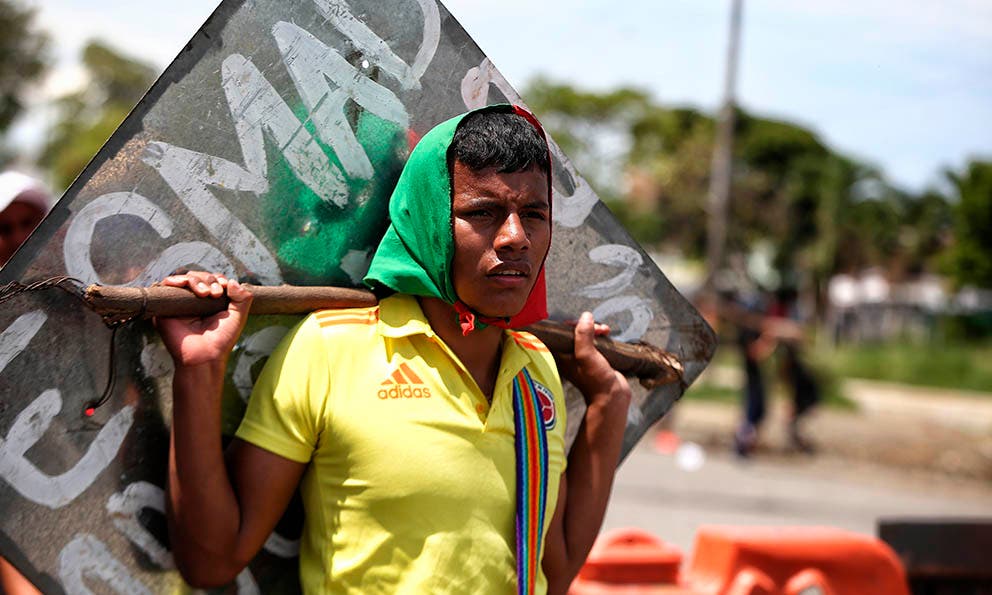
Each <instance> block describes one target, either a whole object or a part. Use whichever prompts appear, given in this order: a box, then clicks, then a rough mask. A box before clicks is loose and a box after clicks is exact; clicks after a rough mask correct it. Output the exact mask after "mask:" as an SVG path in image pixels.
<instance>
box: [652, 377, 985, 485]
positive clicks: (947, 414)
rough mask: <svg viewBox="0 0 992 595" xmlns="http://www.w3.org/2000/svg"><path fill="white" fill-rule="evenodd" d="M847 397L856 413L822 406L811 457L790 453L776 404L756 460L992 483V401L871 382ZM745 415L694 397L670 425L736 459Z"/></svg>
mask: <svg viewBox="0 0 992 595" xmlns="http://www.w3.org/2000/svg"><path fill="white" fill-rule="evenodd" d="M846 392H847V394H849V395H850V396H851V397H852V399H853V400H854V401H855V402H856V403H857V404H858V409H857V411H845V410H839V409H832V408H823V407H821V408H820V409H818V410H817V411H815V412H814V413H813V414H811V415H810V416H809V419H808V420H807V421H806V423H805V428H806V430H807V433H808V435H809V437H810V438H811V439H812V441H813V442H814V443H815V444H816V446H817V452H816V454H815V455H812V456H809V455H804V454H801V453H797V452H792V451H790V450H789V449H788V447H787V446H786V445H787V440H786V434H785V427H786V419H787V416H788V404H787V402H786V401H785V399H782V398H777V399H774V400H773V402H772V406H771V408H770V409H771V410H770V413H769V416H768V417H769V418H768V419H767V420H766V421H765V424H764V427H763V428H762V434H761V438H760V443H759V448H758V451H757V452H756V453H755V455H754V456H755V457H762V458H767V457H774V458H778V457H785V458H802V457H808V458H809V459H810V461H809V462H810V463H815V462H816V461H818V460H819V461H821V462H823V461H827V460H834V461H839V462H844V463H846V464H865V465H870V466H875V467H883V468H888V469H891V470H892V471H896V472H899V473H902V474H905V475H907V476H911V477H917V478H919V479H928V478H930V479H932V480H933V481H949V482H952V483H953V482H954V481H955V480H972V481H975V480H977V481H979V482H981V483H987V482H992V395H983V394H974V393H957V392H954V391H935V390H928V389H919V388H915V387H904V386H901V385H893V384H886V383H878V382H867V381H851V382H849V385H848V387H847V390H846ZM739 416H740V411H739V407H738V406H735V405H734V404H731V403H719V402H706V401H694V400H693V399H692V395H691V390H690V391H689V394H688V396H686V397H685V398H684V399H683V400H682V402H680V403H678V404H677V405H676V407H675V408H674V409H673V412H672V413H670V414H669V416H668V419H666V421H665V425H666V426H667V427H669V428H672V429H674V430H675V431H676V433H677V434H678V435H679V437H680V438H681V439H682V440H683V441H685V440H689V441H693V442H697V443H699V444H701V445H702V446H704V447H705V448H706V449H707V450H720V449H723V450H724V451H725V452H729V451H730V449H731V446H732V435H733V431H734V428H735V426H736V424H737V423H738V420H739ZM646 439H650V437H646ZM989 485H992V484H989Z"/></svg>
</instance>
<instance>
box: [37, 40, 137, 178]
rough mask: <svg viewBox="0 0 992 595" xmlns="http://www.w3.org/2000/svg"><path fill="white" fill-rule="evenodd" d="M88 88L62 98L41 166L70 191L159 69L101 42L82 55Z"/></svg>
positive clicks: (91, 45) (87, 49) (86, 49)
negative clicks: (73, 182) (73, 181)
mask: <svg viewBox="0 0 992 595" xmlns="http://www.w3.org/2000/svg"><path fill="white" fill-rule="evenodd" d="M82 61H83V66H84V67H85V69H86V73H87V75H88V77H89V81H88V84H87V85H86V86H85V87H84V88H82V89H80V90H79V91H77V92H74V93H71V94H69V95H66V96H64V97H62V98H60V99H59V100H58V109H59V117H58V121H57V122H56V124H55V125H54V127H53V129H52V132H51V135H50V140H49V141H48V143H47V144H46V146H45V148H44V149H43V151H42V155H41V158H40V159H39V161H40V163H41V164H42V165H43V166H44V167H46V168H48V169H49V170H50V171H51V173H52V177H53V179H54V180H55V184H56V185H58V186H60V187H61V188H63V189H64V188H67V187H68V186H69V184H70V183H72V180H74V179H75V178H76V176H78V175H79V173H80V172H81V171H82V170H83V168H84V167H86V164H87V163H89V161H90V159H92V158H93V156H94V155H95V154H96V152H97V151H99V150H100V147H102V146H103V144H104V143H105V142H106V141H107V139H108V138H110V136H111V135H112V134H113V133H114V131H115V130H117V127H118V126H119V125H120V123H121V122H122V121H123V120H124V118H125V117H126V116H127V114H128V113H129V112H130V111H131V109H132V108H133V107H134V105H135V104H136V103H137V102H138V101H139V100H140V99H141V97H142V95H144V93H145V91H146V90H147V89H148V87H149V86H150V85H151V83H152V81H154V79H155V69H154V68H153V67H151V66H149V65H147V64H144V63H142V62H139V61H137V60H134V59H132V58H128V57H126V56H124V55H122V54H119V53H117V52H116V51H114V50H112V49H111V48H109V47H107V46H106V45H103V44H102V43H100V42H98V41H91V42H89V43H88V44H87V45H86V47H85V48H84V49H83V52H82Z"/></svg>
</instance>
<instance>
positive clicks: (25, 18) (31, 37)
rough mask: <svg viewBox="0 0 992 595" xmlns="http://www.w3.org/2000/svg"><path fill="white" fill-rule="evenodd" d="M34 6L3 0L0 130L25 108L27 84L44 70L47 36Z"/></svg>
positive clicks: (0, 3) (0, 15)
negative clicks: (36, 22) (37, 23)
mask: <svg viewBox="0 0 992 595" xmlns="http://www.w3.org/2000/svg"><path fill="white" fill-rule="evenodd" d="M34 16H35V10H33V9H28V8H23V7H22V6H20V4H19V3H18V2H15V1H13V0H0V132H2V131H3V130H6V129H7V127H8V126H10V123H11V122H12V121H13V120H14V118H15V117H17V115H18V114H20V113H21V111H22V110H23V109H24V103H23V94H24V90H25V87H26V86H27V85H28V84H29V83H30V82H31V81H34V80H36V79H37V78H38V77H40V76H41V74H42V73H43V72H44V70H45V65H46V61H47V58H48V36H46V35H45V34H44V33H43V32H40V31H38V30H37V29H36V28H35V25H34Z"/></svg>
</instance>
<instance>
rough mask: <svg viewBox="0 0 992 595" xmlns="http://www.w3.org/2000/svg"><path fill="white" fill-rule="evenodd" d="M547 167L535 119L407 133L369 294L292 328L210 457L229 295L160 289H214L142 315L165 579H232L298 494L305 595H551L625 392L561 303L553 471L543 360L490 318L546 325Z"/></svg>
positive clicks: (574, 562) (233, 319)
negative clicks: (177, 308) (164, 533)
mask: <svg viewBox="0 0 992 595" xmlns="http://www.w3.org/2000/svg"><path fill="white" fill-rule="evenodd" d="M549 171H550V162H549V155H548V149H547V144H546V142H545V140H544V137H543V131H541V130H540V128H539V127H538V124H537V122H536V120H534V119H533V117H532V116H530V115H529V114H527V113H526V112H523V110H519V108H512V107H510V106H498V107H492V108H484V109H482V110H478V111H476V112H472V113H471V114H469V115H467V116H459V117H457V118H454V119H452V120H449V121H448V122H445V123H442V124H440V125H439V126H437V127H436V128H434V129H433V130H432V131H430V132H429V133H428V134H427V135H425V137H424V138H423V139H422V140H421V141H420V142H419V143H418V145H417V148H416V149H415V150H414V151H413V153H412V154H411V156H410V159H409V161H408V163H407V165H406V167H405V168H404V171H403V174H402V175H401V177H400V180H399V182H398V183H397V187H396V190H395V191H394V193H393V196H392V198H391V202H390V217H391V224H390V227H389V229H388V231H387V233H386V236H385V237H384V239H383V241H382V243H381V244H380V246H379V248H378V250H377V252H376V255H375V257H374V259H373V262H372V266H371V269H370V271H369V274H368V277H367V278H366V281H367V283H369V285H370V286H372V287H373V288H374V289H375V290H376V291H377V293H379V294H380V296H381V297H382V299H381V301H380V304H379V306H377V307H374V308H363V309H350V310H327V311H321V312H316V313H314V314H312V315H311V316H309V317H308V318H307V319H305V320H304V321H303V322H302V323H301V324H300V325H299V326H297V328H296V329H295V330H294V331H293V332H292V333H291V334H290V336H289V337H288V338H287V339H286V340H285V341H284V342H283V344H282V345H281V346H280V347H279V348H278V349H277V350H276V352H275V353H274V354H273V355H272V356H271V357H270V359H269V362H268V364H267V365H266V368H265V370H264V371H263V373H262V375H261V377H260V378H259V380H258V382H257V384H256V387H255V392H254V393H253V396H252V399H251V402H250V404H249V407H248V411H247V413H246V415H245V419H244V421H243V422H242V425H241V428H240V429H239V430H238V438H237V439H235V440H234V441H233V443H232V444H231V447H230V448H229V449H228V452H227V455H226V465H225V458H224V455H223V454H222V453H221V447H220V394H221V386H222V382H223V377H224V367H225V364H226V360H227V357H228V354H229V353H230V350H231V348H232V347H233V345H234V344H235V342H236V341H237V338H238V335H239V333H240V330H241V328H242V327H243V325H244V322H245V319H246V314H247V312H248V309H249V306H250V303H251V296H250V295H249V294H248V292H247V291H245V290H244V289H243V288H242V287H241V286H239V285H238V283H237V282H236V281H234V280H227V279H225V278H223V277H221V276H216V275H210V274H205V273H194V274H189V275H184V276H176V277H170V278H168V279H166V281H165V283H166V284H169V285H175V286H184V287H188V288H190V289H191V290H192V291H193V292H194V293H196V294H197V295H199V296H219V295H221V294H222V293H223V292H224V291H226V292H227V294H228V296H229V297H230V299H231V304H230V307H229V309H228V310H227V311H226V312H222V313H221V314H219V315H217V316H214V317H211V318H208V319H203V320H201V319H193V320H180V319H163V320H159V321H158V324H159V329H160V332H161V333H162V336H163V339H164V341H165V343H166V346H167V347H168V348H169V350H170V352H171V353H172V355H173V357H174V359H175V360H176V373H175V379H174V391H175V397H174V410H173V426H172V432H173V434H172V448H171V453H170V477H169V498H168V516H169V524H170V534H171V537H172V543H173V549H174V553H175V555H176V561H177V564H178V566H179V568H180V569H181V571H182V573H183V575H184V576H185V577H186V578H187V580H189V581H190V582H191V583H193V584H195V585H202V586H210V585H219V584H223V583H226V582H229V581H230V580H232V579H233V578H234V577H235V576H236V575H237V573H238V572H239V571H240V570H241V569H242V568H243V567H244V566H245V565H246V564H247V563H248V562H249V561H250V560H251V558H252V557H253V556H254V555H255V554H256V553H257V552H258V550H259V549H260V548H261V546H262V545H263V543H264V541H265V539H266V538H267V537H268V535H269V534H270V532H271V531H272V529H273V527H274V526H275V524H276V522H277V521H278V519H279V517H280V515H281V514H282V512H283V510H284V509H285V507H286V505H287V503H288V501H289V499H290V497H291V496H292V494H293V492H294V491H295V490H296V488H297V486H298V485H299V486H300V487H301V492H302V495H303V500H304V508H305V511H306V521H305V527H304V534H303V537H302V542H301V554H300V575H301V582H302V584H303V588H304V590H305V591H306V592H308V593H319V592H353V593H391V592H408V593H468V592H470V593H480V592H491V593H508V592H512V591H513V590H515V589H517V588H518V586H519V587H521V589H520V592H538V593H541V592H552V593H564V592H565V590H567V588H568V585H569V583H570V582H571V580H572V578H573V577H574V576H575V574H576V573H577V572H578V569H579V567H580V566H581V565H582V563H583V561H584V559H585V556H586V555H587V553H588V551H589V548H590V547H591V545H592V542H593V540H594V539H595V537H596V534H597V533H598V530H599V526H600V524H601V522H602V518H603V514H604V512H605V509H606V504H607V500H608V497H609V492H610V488H611V485H612V481H613V473H614V470H615V467H616V464H617V460H618V457H619V452H620V447H621V441H622V436H623V430H624V426H625V422H626V414H627V408H628V406H629V401H630V388H629V386H628V385H627V383H626V380H625V379H624V378H623V376H622V375H620V374H619V373H617V372H616V371H614V370H613V369H612V368H611V367H610V366H609V364H608V363H607V362H606V360H605V358H603V356H602V355H601V354H600V353H599V352H598V351H596V349H595V347H594V345H593V342H592V339H593V336H594V335H595V334H597V333H602V332H606V331H608V329H606V327H603V326H601V325H595V324H594V323H593V320H592V316H591V315H590V314H588V313H585V314H583V315H582V317H581V319H580V320H579V323H578V325H577V327H576V335H575V354H574V357H573V358H568V361H563V362H562V369H563V371H564V372H565V373H566V377H567V378H568V379H569V380H570V381H572V382H573V383H574V384H575V385H576V386H577V387H578V388H579V389H580V390H581V391H582V393H583V395H584V396H585V399H586V401H587V404H588V409H587V413H586V415H585V418H584V419H583V421H582V423H581V427H580V430H579V434H578V438H577V439H576V442H575V443H574V445H573V448H572V450H571V453H570V454H569V455H568V462H567V471H566V470H565V468H566V462H565V452H564V430H565V420H564V415H565V407H564V395H563V393H562V390H561V384H560V381H559V379H558V376H557V371H556V369H555V362H554V360H553V359H552V358H551V357H550V354H549V353H548V352H547V350H546V349H545V348H544V346H543V345H541V344H540V342H539V341H538V340H537V339H535V338H534V337H533V336H531V335H527V334H526V333H519V332H514V331H510V330H507V329H509V328H512V327H515V326H518V325H525V324H528V323H529V322H533V321H535V320H538V319H540V318H543V317H544V316H546V308H545V303H544V295H545V291H544V290H545V288H544V260H545V257H546V256H547V252H548V248H549V246H550V241H551V184H550V180H549V175H550V174H549ZM528 399H533V400H531V401H528ZM527 403H533V404H535V405H536V408H534V407H532V408H531V409H530V410H529V411H530V415H531V417H530V418H527V415H526V413H527V411H528V410H527V408H526V406H525V405H526V404H527ZM535 414H536V415H535ZM528 422H529V423H528Z"/></svg>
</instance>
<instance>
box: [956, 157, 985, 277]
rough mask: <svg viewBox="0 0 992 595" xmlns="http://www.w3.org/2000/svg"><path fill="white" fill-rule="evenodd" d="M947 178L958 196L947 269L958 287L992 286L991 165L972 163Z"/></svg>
mask: <svg viewBox="0 0 992 595" xmlns="http://www.w3.org/2000/svg"><path fill="white" fill-rule="evenodd" d="M946 175H947V179H948V180H949V181H950V182H951V184H952V186H953V187H954V190H955V192H956V194H957V196H956V197H955V199H956V200H955V203H954V232H955V234H954V235H955V237H954V244H953V245H952V247H951V249H950V252H949V254H948V256H947V260H946V262H947V265H946V266H947V270H948V272H949V273H950V274H951V275H952V277H953V278H954V280H955V281H956V283H957V284H958V285H975V286H978V287H992V162H989V161H972V162H970V163H969V164H968V165H967V167H966V168H965V171H964V172H963V173H960V174H956V173H954V172H947V174H946Z"/></svg>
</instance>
